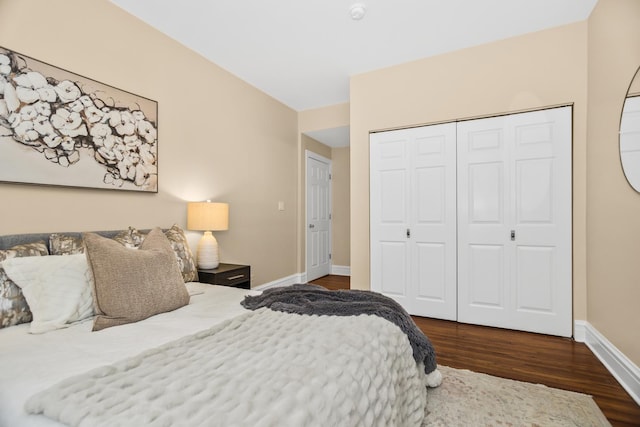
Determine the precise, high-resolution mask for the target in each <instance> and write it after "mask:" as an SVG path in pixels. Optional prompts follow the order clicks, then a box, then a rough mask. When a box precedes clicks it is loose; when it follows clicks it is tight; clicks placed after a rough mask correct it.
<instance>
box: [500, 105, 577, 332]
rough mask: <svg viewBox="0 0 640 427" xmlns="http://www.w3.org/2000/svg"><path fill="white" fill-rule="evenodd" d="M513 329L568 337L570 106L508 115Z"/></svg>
mask: <svg viewBox="0 0 640 427" xmlns="http://www.w3.org/2000/svg"><path fill="white" fill-rule="evenodd" d="M508 131H509V132H511V138H512V139H513V144H512V147H513V149H512V158H513V164H514V170H513V178H512V179H513V182H514V185H513V195H512V198H511V200H512V207H511V216H512V218H513V219H512V222H513V227H512V228H513V230H514V231H515V239H514V241H513V242H512V245H513V247H514V249H513V250H514V253H515V258H516V259H515V264H514V266H513V271H512V272H511V281H512V283H513V294H512V296H511V298H512V305H513V312H512V314H511V317H510V323H511V324H512V325H513V327H514V328H516V329H521V330H527V331H533V332H541V333H547V334H553V335H561V336H567V337H568V336H571V334H572V331H573V327H572V286H571V285H572V272H571V269H572V255H571V254H572V251H571V235H572V233H571V108H570V107H564V108H554V109H548V110H541V111H534V112H530V113H525V114H515V115H513V116H510V119H509V123H508Z"/></svg>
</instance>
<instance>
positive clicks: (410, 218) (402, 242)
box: [370, 123, 457, 320]
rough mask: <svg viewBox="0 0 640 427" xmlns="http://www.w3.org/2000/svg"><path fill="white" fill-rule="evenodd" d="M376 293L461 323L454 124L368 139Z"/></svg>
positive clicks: (414, 310)
mask: <svg viewBox="0 0 640 427" xmlns="http://www.w3.org/2000/svg"><path fill="white" fill-rule="evenodd" d="M370 159H371V163H370V168H371V169H370V179H371V193H370V194H371V243H370V245H371V288H372V290H376V291H379V292H382V293H383V294H385V295H387V296H390V297H391V298H393V299H395V300H396V301H398V302H399V303H400V304H401V305H402V306H403V307H404V308H405V309H406V310H407V311H408V312H409V313H411V314H414V315H421V316H430V317H436V318H442V319H449V320H455V319H456V310H457V290H456V251H457V248H456V243H457V242H456V219H455V218H456V213H455V205H456V198H455V185H456V184H455V181H456V172H455V124H454V123H449V124H445V125H435V126H423V127H419V128H412V129H402V130H397V131H389V132H381V133H375V134H372V135H371V136H370Z"/></svg>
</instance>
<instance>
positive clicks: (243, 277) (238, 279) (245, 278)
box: [198, 263, 251, 289]
mask: <svg viewBox="0 0 640 427" xmlns="http://www.w3.org/2000/svg"><path fill="white" fill-rule="evenodd" d="M198 278H199V281H200V282H202V283H209V284H210V285H222V286H233V287H234V288H242V289H251V266H250V265H240V264H223V263H220V264H219V265H218V267H217V268H212V269H203V268H199V269H198Z"/></svg>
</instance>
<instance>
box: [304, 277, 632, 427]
mask: <svg viewBox="0 0 640 427" xmlns="http://www.w3.org/2000/svg"><path fill="white" fill-rule="evenodd" d="M311 283H314V284H317V285H322V286H324V287H326V288H328V289H334V290H337V289H349V277H346V276H325V277H322V278H320V279H317V280H315V281H313V282H311ZM413 319H414V321H415V322H416V324H417V325H418V327H419V328H420V329H422V331H423V332H424V333H425V334H426V335H427V336H428V337H429V339H431V342H432V343H433V345H434V347H435V349H436V354H437V357H438V363H440V364H442V365H446V366H451V367H453V368H461V369H469V370H472V371H475V372H483V373H486V374H489V375H494V376H498V377H503V378H510V379H514V380H518V381H526V382H531V383H539V384H545V385H547V386H549V387H555V388H560V389H564V390H571V391H577V392H580V393H585V394H590V395H591V396H593V398H594V400H595V402H596V403H597V404H598V406H599V407H600V409H601V410H602V412H603V413H604V414H605V416H606V417H607V419H608V420H609V422H610V423H611V424H612V425H613V426H616V427H618V426H620V427H623V426H624V427H629V426H640V406H638V405H637V404H636V403H635V401H634V400H633V399H632V398H631V397H630V396H629V395H628V394H627V392H626V391H625V390H624V389H623V388H622V386H620V384H619V383H618V382H617V381H616V380H615V378H613V376H612V375H611V374H610V373H609V371H607V369H606V368H605V367H604V366H603V365H602V363H600V361H599V360H598V359H597V358H596V357H595V356H594V355H593V353H591V350H589V348H588V347H587V346H586V345H585V344H583V343H578V342H575V341H573V340H572V339H568V338H559V337H553V336H548V335H541V334H532V333H528V332H519V331H510V330H505V329H498V328H489V327H485V326H477V325H467V324H463V323H457V322H450V321H446V320H437V319H429V318H424V317H415V316H414V317H413Z"/></svg>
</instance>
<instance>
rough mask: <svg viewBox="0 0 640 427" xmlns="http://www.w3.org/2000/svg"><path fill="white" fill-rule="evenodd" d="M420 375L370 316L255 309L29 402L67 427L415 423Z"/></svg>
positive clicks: (420, 402)
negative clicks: (323, 314) (317, 314)
mask: <svg viewBox="0 0 640 427" xmlns="http://www.w3.org/2000/svg"><path fill="white" fill-rule="evenodd" d="M426 393H427V389H426V387H425V374H424V367H423V366H419V365H417V364H416V362H415V360H414V359H413V356H412V349H411V346H410V344H409V340H408V338H407V337H406V335H405V334H404V333H402V331H401V330H400V328H399V327H397V326H396V325H394V324H392V323H390V322H388V321H387V320H384V319H382V318H380V317H377V316H370V315H360V316H347V317H345V316H308V315H298V314H290V313H282V312H277V311H271V310H268V309H260V310H257V311H254V312H249V313H246V314H243V315H241V316H239V317H236V318H233V319H230V320H228V321H226V322H223V323H221V324H219V325H217V326H214V327H213V328H211V329H208V330H205V331H202V332H199V333H197V334H195V335H191V336H188V337H184V338H181V339H179V340H177V341H174V342H172V343H169V344H167V345H164V346H161V347H158V348H156V349H153V350H149V351H147V352H145V353H142V354H141V355H139V356H137V357H133V358H131V359H127V360H123V361H121V362H119V363H117V364H115V365H112V366H105V367H102V368H98V369H95V370H93V371H91V372H88V373H86V374H84V375H80V376H77V377H74V378H70V379H67V380H65V381H63V382H62V383H60V384H58V385H56V386H53V387H51V388H49V389H47V390H45V391H43V392H40V393H38V394H36V395H34V396H32V397H31V398H30V399H29V400H28V401H27V403H26V406H25V407H26V410H27V412H29V413H34V414H44V415H45V416H47V417H49V418H52V419H54V420H57V421H60V422H62V423H64V424H68V425H70V426H90V427H96V426H107V425H108V426H135V427H140V426H167V427H168V426H171V427H175V426H190V427H191V426H225V427H227V426H252V427H253V426H296V427H300V426H420V425H421V423H422V420H423V417H424V411H425V405H426Z"/></svg>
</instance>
